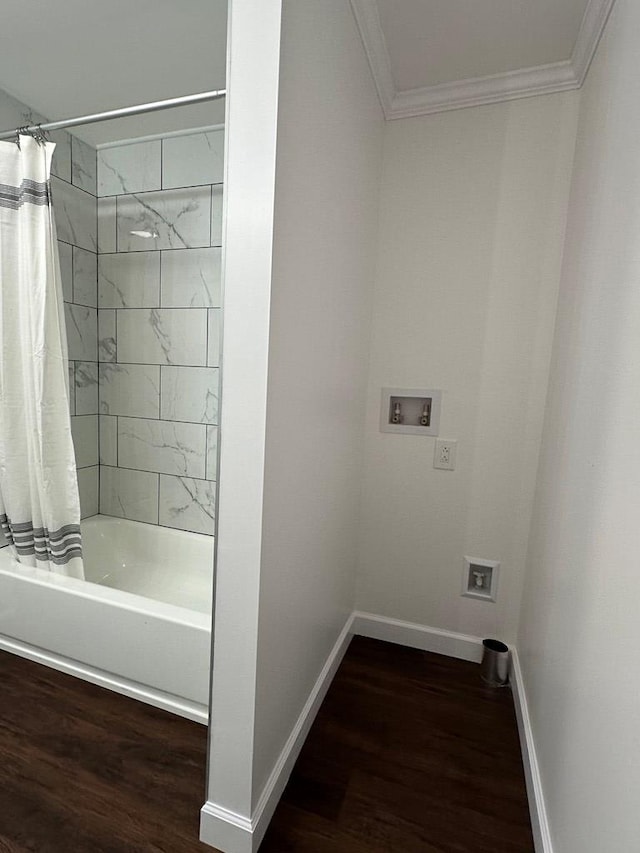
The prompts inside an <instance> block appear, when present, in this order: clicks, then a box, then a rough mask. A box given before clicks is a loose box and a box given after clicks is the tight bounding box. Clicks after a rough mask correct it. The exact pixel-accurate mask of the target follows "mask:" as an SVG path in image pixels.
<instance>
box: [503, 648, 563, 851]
mask: <svg viewBox="0 0 640 853" xmlns="http://www.w3.org/2000/svg"><path fill="white" fill-rule="evenodd" d="M510 648H511V689H512V691H513V702H514V705H515V709H516V719H517V721H518V733H519V735H520V750H521V752H522V763H523V764H524V776H525V780H526V783H527V798H528V800H529V813H530V815H531V829H532V831H533V840H534V843H535V848H536V853H553V845H552V843H551V833H550V831H549V821H548V818H547V810H546V808H545V804H544V795H543V792H542V780H541V778H540V768H539V766H538V757H537V755H536V748H535V744H534V741H533V730H532V728H531V720H530V719H529V706H528V705H527V694H526V691H525V688H524V680H523V678H522V669H521V668H520V659H519V657H518V650H517V649H516V648H515V647H514V646H511V647H510Z"/></svg>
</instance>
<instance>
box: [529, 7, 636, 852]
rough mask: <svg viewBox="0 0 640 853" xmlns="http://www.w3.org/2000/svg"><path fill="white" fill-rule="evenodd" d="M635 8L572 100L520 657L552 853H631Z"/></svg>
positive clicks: (609, 33) (614, 27)
mask: <svg viewBox="0 0 640 853" xmlns="http://www.w3.org/2000/svg"><path fill="white" fill-rule="evenodd" d="M639 50H640V5H639V4H638V3H637V2H636V0H618V2H617V4H616V5H615V7H614V10H613V13H612V17H611V19H610V21H609V23H608V26H607V30H606V32H605V36H604V39H603V41H602V43H601V45H600V48H599V51H598V55H597V57H596V60H595V62H594V65H593V66H592V68H591V71H590V72H589V76H588V78H587V81H586V84H585V86H584V89H583V92H582V98H581V107H580V121H579V127H578V142H577V148H576V158H575V170H574V177H573V184H572V192H571V201H570V208H569V219H568V229H567V243H566V250H565V261H564V266H563V274H562V283H561V290H560V302H559V310H558V321H557V331H556V337H555V345H554V356H553V368H552V381H551V385H550V393H549V400H548V408H547V413H546V420H545V440H544V443H543V449H542V453H541V464H540V472H539V480H538V490H537V497H536V508H535V514H534V520H533V526H532V534H531V549H530V555H529V563H528V572H527V585H526V590H525V595H524V599H523V607H522V620H521V630H520V634H519V640H518V645H519V650H520V657H521V660H522V665H523V673H524V678H525V683H526V687H527V694H528V700H529V710H530V714H531V721H532V726H533V732H534V737H535V742H536V748H537V752H538V759H539V763H540V769H541V776H542V782H543V787H544V792H545V797H546V805H547V811H548V814H549V819H550V825H551V835H552V838H553V849H554V851H555V853H603V851H612V853H613V851H616V853H618V851H619V852H620V853H623V851H624V853H626V851H632V850H633V851H635V850H639V849H640V816H639V813H638V791H640V762H639V761H638V756H639V755H640V727H639V726H638V708H639V700H638V697H639V696H640V670H639V668H638V655H639V653H640V606H639V603H638V602H639V601H640V574H639V572H638V553H639V551H640V523H639V519H640V489H639V487H638V484H639V483H640V442H639V440H638V436H639V424H640V395H639V393H638V388H639V387H640V343H639V342H640V286H639V281H640V237H639V235H640V112H639V111H638V101H639V97H640V78H639V77H638V69H637V65H638V51H639Z"/></svg>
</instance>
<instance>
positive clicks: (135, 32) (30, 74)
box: [0, 0, 227, 145]
mask: <svg viewBox="0 0 640 853" xmlns="http://www.w3.org/2000/svg"><path fill="white" fill-rule="evenodd" d="M226 31H227V0H179V2H178V0H100V2H97V0H2V26H1V27H0V89H4V90H5V91H6V92H8V93H9V94H10V95H13V97H15V98H17V99H18V100H20V101H22V102H23V103H26V104H28V105H29V106H30V107H32V108H33V109H34V110H36V111H37V112H39V113H41V114H42V115H44V116H47V117H48V118H49V119H51V120H54V119H62V118H71V117H74V116H77V115H85V114H89V113H95V112H100V111H103V110H109V109H115V108H118V107H122V106H128V105H131V104H139V103H147V102H150V101H157V100H163V99H165V98H172V97H177V96H179V95H186V94H193V93H195V92H202V91H207V90H211V89H220V88H224V83H225V66H226ZM223 116H224V101H221V102H216V103H215V104H214V103H209V104H205V105H201V106H197V107H183V108H181V109H176V110H171V111H165V112H159V113H154V114H150V115H146V116H139V117H135V118H129V119H121V120H118V121H112V122H105V123H103V124H94V125H87V126H85V127H82V128H78V129H77V130H74V131H73V132H74V133H76V134H77V135H78V136H80V137H81V138H83V139H85V140H86V141H87V142H90V143H92V144H94V145H95V144H97V143H102V142H108V141H112V140H115V139H127V138H132V137H138V136H144V135H147V134H152V133H162V132H166V131H169V130H179V129H185V128H191V127H202V126H205V125H211V124H216V123H218V122H219V121H221V119H222V117H223ZM4 129H5V128H0V130H4Z"/></svg>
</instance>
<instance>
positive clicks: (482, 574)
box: [462, 557, 500, 601]
mask: <svg viewBox="0 0 640 853" xmlns="http://www.w3.org/2000/svg"><path fill="white" fill-rule="evenodd" d="M499 569H500V563H496V561H495V560H480V559H478V558H477V557H465V558H464V567H463V570H462V595H466V596H467V597H468V598H480V599H483V600H484V601H495V600H496V596H497V595H498V570H499Z"/></svg>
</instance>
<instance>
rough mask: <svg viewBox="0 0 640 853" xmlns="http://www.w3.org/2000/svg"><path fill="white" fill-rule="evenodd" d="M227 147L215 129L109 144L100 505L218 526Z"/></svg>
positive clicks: (176, 523)
mask: <svg viewBox="0 0 640 853" xmlns="http://www.w3.org/2000/svg"><path fill="white" fill-rule="evenodd" d="M223 144H224V132H223V131H222V130H214V131H208V132H203V133H195V134H192V135H186V136H177V137H168V138H163V139H156V140H150V141H146V142H141V143H132V144H123V145H119V146H115V147H114V146H109V147H106V148H103V149H100V151H99V153H98V192H99V194H100V196H101V197H100V199H99V201H98V217H99V223H98V230H99V250H98V251H99V254H98V358H99V361H100V366H99V395H100V399H99V406H100V415H101V418H100V426H101V432H100V464H101V471H100V474H101V477H100V510H101V512H103V513H106V514H108V515H115V516H120V517H123V518H129V519H134V520H139V521H146V522H149V523H153V524H160V525H164V526H168V527H175V528H179V529H182V530H190V531H193V532H197V533H207V534H212V533H213V531H214V524H215V511H214V508H215V477H216V464H215V457H216V443H217V429H218V426H217V425H218V386H219V369H218V365H219V340H220V330H219V327H220V313H221V309H220V305H221V301H220V300H221V293H220V263H221V249H220V245H221V242H222V207H221V205H222V183H221V182H222V163H223ZM133 231H135V232H141V231H142V232H146V233H147V234H149V235H155V236H152V237H150V238H145V237H141V236H138V235H137V234H132V233H131V232H133Z"/></svg>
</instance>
